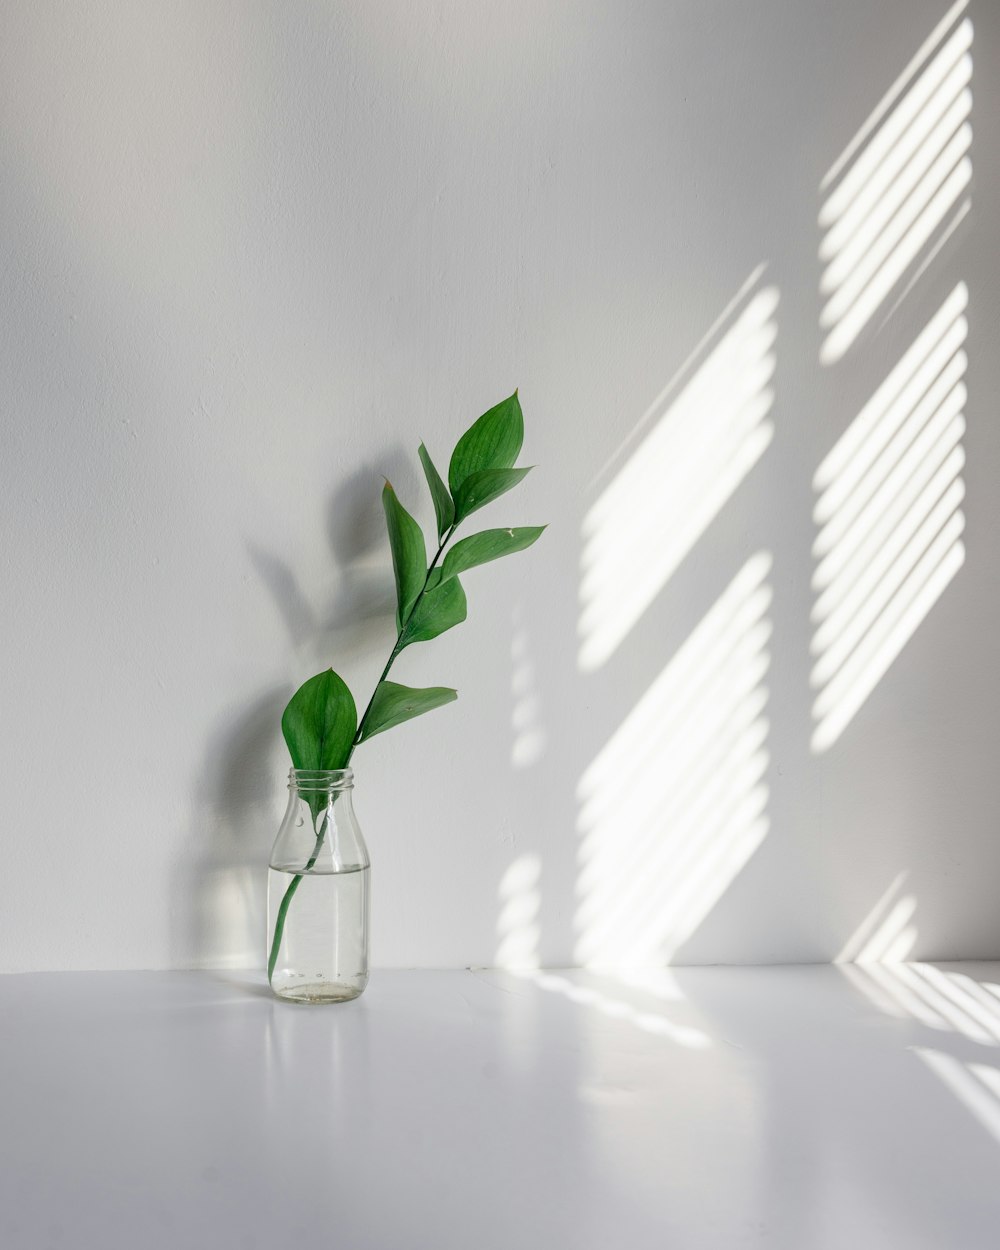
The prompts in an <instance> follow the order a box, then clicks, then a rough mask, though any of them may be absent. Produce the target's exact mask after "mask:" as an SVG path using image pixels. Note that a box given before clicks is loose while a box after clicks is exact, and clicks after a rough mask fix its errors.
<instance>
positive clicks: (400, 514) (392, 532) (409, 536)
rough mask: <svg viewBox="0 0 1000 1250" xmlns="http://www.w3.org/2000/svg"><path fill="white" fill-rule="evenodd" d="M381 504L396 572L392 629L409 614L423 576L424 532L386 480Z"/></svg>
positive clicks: (421, 587)
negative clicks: (394, 610)
mask: <svg viewBox="0 0 1000 1250" xmlns="http://www.w3.org/2000/svg"><path fill="white" fill-rule="evenodd" d="M382 507H383V508H384V509H385V523H386V525H387V527H388V529H389V546H390V547H391V548H392V568H393V572H394V573H395V575H396V628H397V630H398V629H401V628H402V625H403V622H404V621H405V620H406V618H407V617H408V616H409V614H410V609H411V608H412V607H413V605H414V603H415V602H416V599H417V596H418V595H419V594H420V592H421V590H422V589H423V585H424V578H425V577H426V576H427V549H426V547H425V546H424V534H423V530H421V528H420V526H419V525H418V524H417V523H416V521H414V519H413V517H411V516H410V514H409V513H408V512H407V511H406V509H405V508H404V507H403V505H402V504H401V503H400V502H399V500H398V499H397V498H396V492H395V491H394V490H393V489H392V486H391V485H390V483H389V482H386V484H385V486H384V487H383V488H382Z"/></svg>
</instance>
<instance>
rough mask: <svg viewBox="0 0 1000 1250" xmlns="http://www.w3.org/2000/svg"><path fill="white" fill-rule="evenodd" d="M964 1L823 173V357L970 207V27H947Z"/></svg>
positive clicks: (859, 326)
mask: <svg viewBox="0 0 1000 1250" xmlns="http://www.w3.org/2000/svg"><path fill="white" fill-rule="evenodd" d="M964 8H965V3H964V0H963V3H959V4H956V5H955V6H954V7H953V8H952V9H951V10H950V12H949V13H948V14H947V15H946V17H945V19H944V20H943V21H942V22H940V23H939V24H938V26H937V28H936V29H935V31H934V33H933V34H932V36H931V38H930V39H928V40H927V41H926V42H925V43H924V45H923V47H922V48H921V49H920V51H919V52H918V54H917V56H916V57H914V58H913V60H912V61H911V62H910V64H909V65H908V66H907V68H906V70H905V71H904V73H903V75H902V76H901V78H900V79H897V81H896V83H894V84H893V87H892V88H891V89H890V91H889V93H888V94H887V96H886V97H885V98H884V99H883V101H882V102H881V103H880V104H879V106H878V108H877V109H876V110H875V112H874V113H873V114H872V116H871V117H870V118H869V119H868V120H867V121H866V122H865V124H864V126H862V128H861V130H860V131H859V132H858V134H857V135H855V137H854V139H853V140H852V141H851V143H850V144H849V145H848V147H847V149H846V150H845V152H844V153H843V154H842V156H841V157H840V158H839V159H838V161H837V162H836V163H835V165H834V167H833V168H832V169H831V170H830V172H829V173H828V174H827V176H826V177H825V178H824V180H823V183H822V186H821V190H827V189H828V188H831V187H832V189H830V190H829V194H828V195H827V198H826V200H825V201H824V203H823V206H822V208H821V210H820V214H819V224H820V227H821V228H822V229H823V230H824V232H825V233H824V235H823V240H822V243H821V245H820V250H819V256H820V260H821V261H822V262H823V264H824V269H823V274H822V277H821V279H820V293H821V295H822V297H823V298H824V300H825V303H824V306H823V309H822V312H821V313H820V326H821V328H822V329H823V330H824V331H826V332H827V333H826V337H825V339H824V341H823V344H822V347H821V349H820V360H821V361H822V363H823V364H827V365H829V364H833V363H835V362H836V361H838V360H840V359H841V358H842V357H843V356H844V354H845V353H846V352H847V351H848V349H849V348H850V347H851V345H852V344H853V343H854V342H855V340H856V339H857V337H858V335H859V334H860V333H861V332H862V330H864V328H865V326H866V325H867V324H868V323H869V321H870V320H871V319H872V317H873V316H874V315H875V314H876V313H877V312H878V311H879V309H880V308H881V307H883V305H884V304H885V303H886V301H887V300H888V299H889V298H890V296H891V295H892V293H893V291H894V290H896V289H897V287H898V286H899V285H900V284H901V283H902V282H903V281H904V280H905V279H906V277H907V275H908V274H911V277H912V276H914V275H912V270H913V267H914V266H916V265H919V263H920V260H921V257H922V255H923V254H924V253H925V252H926V251H927V250H928V249H929V250H930V251H931V252H932V253H933V252H936V251H937V250H939V248H940V246H941V245H942V242H943V238H944V237H945V236H947V235H949V234H951V233H952V232H953V231H954V229H955V227H956V226H957V224H958V222H959V221H960V220H961V219H962V218H963V217H964V216H965V214H966V213H967V211H968V198H967V195H968V188H969V186H970V183H971V181H972V162H971V159H970V157H969V152H970V149H971V147H972V127H971V124H970V122H969V118H970V116H971V113H972V93H971V90H970V83H971V81H972V57H971V51H970V50H971V48H972V34H973V32H972V23H971V21H970V20H969V19H968V18H967V17H966V18H962V20H961V21H958V24H957V25H955V23H956V20H957V19H958V18H959V17H960V15H961V13H962V12H963V10H964ZM923 267H924V266H920V269H921V270H922V268H923Z"/></svg>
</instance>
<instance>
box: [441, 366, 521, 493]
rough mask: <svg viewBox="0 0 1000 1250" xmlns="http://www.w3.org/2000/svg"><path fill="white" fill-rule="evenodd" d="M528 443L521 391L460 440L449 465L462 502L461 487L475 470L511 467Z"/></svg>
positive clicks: (450, 479)
mask: <svg viewBox="0 0 1000 1250" xmlns="http://www.w3.org/2000/svg"><path fill="white" fill-rule="evenodd" d="M523 442H524V417H523V415H522V414H521V402H520V400H519V399H518V397H517V391H515V392H514V394H513V395H511V396H510V398H509V399H504V400H501V401H500V403H499V404H497V405H496V406H495V407H493V408H491V409H490V410H489V412H484V413H483V415H482V416H481V417H480V418H479V420H478V421H476V422H475V423H474V424H473V425H471V426H470V427H469V429H467V430H466V431H465V433H464V434H463V435H462V437H461V438H460V439H459V440H458V443H457V445H456V447H455V450H454V451H453V452H452V454H451V463H450V464H449V465H448V484H449V486H450V487H451V493H452V495H453V496H454V498H455V502H456V504H457V503H458V489H459V487H460V486H461V485H462V483H463V482H464V481H465V479H466V478H467V477H469V476H470V475H471V474H473V473H482V472H484V471H485V470H486V469H509V468H510V467H511V465H512V464H513V463H514V461H515V460H516V459H517V457H518V453H519V452H520V450H521V444H522V443H523Z"/></svg>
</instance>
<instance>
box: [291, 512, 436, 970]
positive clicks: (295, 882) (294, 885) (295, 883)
mask: <svg viewBox="0 0 1000 1250" xmlns="http://www.w3.org/2000/svg"><path fill="white" fill-rule="evenodd" d="M457 526H458V523H457V522H456V523H455V524H454V525H452V526H451V528H450V529H449V530H448V532H447V534H445V536H444V538H442V539H441V544H440V546H439V547H438V549H437V552H436V553H435V556H434V559H433V560H432V561H431V563H430V567H429V568H428V570H427V575H426V577H425V578H424V584H423V585H422V586H421V587H420V594H418V595H417V597H416V599H414V601H413V606H412V607H411V608H410V610H409V612H407V614H406V620H405V621H402V622H401V623H400V627H399V633H398V634H397V635H396V642H395V645H394V646H393V648H392V651H391V652H390V653H389V658H388V660H386V663H385V668H384V669H383V670H382V675H381V677H379V679H378V681H377V682H376V683H375V689H374V690H373V691H372V696H371V698H370V699H369V700H368V706H367V707H366V708H365V710H364V712H363V713H362V716H361V720H360V721H359V722H358V730H357V733H356V734H355V735H354V741H353V742H352V743H351V749H350V750H349V751H348V752H347V756H346V758H345V759H344V763H343V767H344V768H346V767H347V765H348V764H349V763H350V760H351V756H352V755H353V754H354V752H355V749H356V748H357V747H358V746H359V745H360V743H361V738H362V735H363V734H364V732H365V725H366V724H367V721H368V717H369V714H370V713H371V710H372V704H373V703H374V702H375V695H376V693H377V691H378V688H379V686H381V684H382V683H383V682H384V681H385V679H386V677H387V676H388V673H389V669H390V668H392V666H393V662H394V661H395V659H396V656H397V655H399V653H400V651H402V649H403V634H404V632H405V630H406V627H407V625H408V624H409V623H410V617H411V616H412V615H413V613H414V612H415V611H416V610H417V604H418V603H419V602H420V600H421V599H422V598H423V597H424V594H425V592H426V590H427V583H428V582H429V581H430V576H431V574H432V573H433V572H434V570H435V568H436V567H437V564H438V561H439V560H440V559H441V556H442V555H443V554H444V549H445V547H446V546H447V545H448V543H449V542H450V541H451V536H452V534H454V532H455V530H456V528H457ZM328 824H329V814H327V817H326V819H325V820H324V821H323V824H322V825H321V826H320V830H319V833H317V834H316V846H315V848H314V849H313V853H312V855H311V856H310V857H309V860H308V862H307V863H306V866H305V868H303V869H302V872H299V873H296V874H295V876H294V877H293V878H292V880H291V881H290V882H289V883H288V888H287V889H286V890H285V893H284V894H283V895H282V899H281V902H280V904H279V905H278V914H277V916H276V918H275V921H274V937H273V938H272V939H271V951H270V954H269V955H268V959H267V980H268V984H270V982H271V977H272V975H273V973H274V965H275V964H276V963H277V962H278V951H279V950H280V948H281V939H282V937H283V936H284V932H285V917H286V916H287V915H288V907H289V904H290V903H291V901H292V899H293V898H294V897H295V891H296V890H297V889H298V888H299V882H300V881H301V880H302V877H303V875H304V874H305V873H307V872H309V870H310V869H311V868H312V867H313V865H314V864H315V863H316V860H317V859H318V858H319V853H320V850H321V849H322V846H323V840H324V838H325V837H326V830H327V826H328Z"/></svg>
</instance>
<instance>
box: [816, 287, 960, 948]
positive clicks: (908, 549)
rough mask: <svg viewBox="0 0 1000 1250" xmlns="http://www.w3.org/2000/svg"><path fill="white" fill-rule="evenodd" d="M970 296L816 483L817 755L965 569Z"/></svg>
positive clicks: (946, 317)
mask: <svg viewBox="0 0 1000 1250" xmlns="http://www.w3.org/2000/svg"><path fill="white" fill-rule="evenodd" d="M967 298H968V293H967V291H966V289H965V286H964V284H959V285H958V286H957V287H956V288H955V290H954V291H952V293H951V294H950V295H949V296H948V298H947V299H946V300H945V301H944V303H943V304H942V305H941V308H940V309H939V310H938V312H937V313H936V314H935V315H934V316H933V317H932V318H931V320H930V321H929V322H928V324H927V326H925V328H924V329H923V331H921V333H920V334H919V335H918V337H917V339H916V340H915V341H914V343H913V345H912V346H911V348H910V349H908V350H907V352H906V353H905V354H904V356H903V357H902V359H901V360H900V361H899V363H898V364H897V365H896V366H895V367H894V368H893V370H892V371H891V372H890V373H889V375H888V377H887V378H886V379H885V381H884V382H883V383H882V385H881V386H880V387H879V388H878V389H877V390H876V392H875V394H874V395H873V396H872V398H871V399H870V400H869V401H868V403H867V404H865V406H864V407H863V408H862V410H861V412H860V413H859V414H858V416H857V417H856V418H855V420H854V421H853V422H852V423H851V425H850V426H849V427H848V429H847V431H846V432H845V433H844V435H843V436H842V437H841V438H840V439H839V440H838V442H837V444H836V445H835V446H834V448H833V449H832V450H831V452H830V453H829V454H828V455H827V456H826V458H825V459H824V460H823V462H822V463H821V465H820V466H819V468H818V469H817V471H816V473H815V475H814V478H813V484H814V486H815V487H816V489H817V490H818V491H819V492H820V493H819V498H818V500H817V503H816V506H815V509H814V517H815V519H816V521H817V523H818V524H819V525H820V526H821V528H820V530H819V533H818V535H817V537H816V540H815V542H814V544H813V554H814V555H815V556H816V557H817V559H818V561H819V563H818V564H817V567H816V570H815V572H814V574H813V579H812V581H813V588H814V589H815V590H816V591H817V599H816V602H815V604H814V606H813V610H812V613H811V617H812V620H813V623H814V626H815V629H814V633H813V638H812V642H811V645H810V651H811V653H812V655H813V656H814V657H815V662H814V664H813V668H812V672H811V675H810V681H811V683H812V685H813V686H814V687H815V688H816V689H817V694H816V697H815V700H814V702H813V717H814V720H815V721H816V728H815V730H814V732H813V737H812V749H813V751H814V752H820V751H825V750H827V749H829V747H831V746H832V745H833V743H834V742H836V741H837V739H838V738H839V737H840V735H841V734H842V733H843V732H844V730H845V729H846V728H847V726H848V725H849V724H850V722H851V720H852V719H853V717H854V716H855V715H856V714H857V712H858V711H859V709H860V708H861V707H862V706H863V704H864V703H865V701H866V700H867V699H868V697H869V696H870V695H871V694H872V692H873V691H874V690H875V688H876V686H877V685H878V683H879V681H880V680H881V678H882V676H883V675H884V674H885V672H886V671H887V670H888V668H889V667H890V665H891V664H892V663H893V661H894V660H895V659H896V657H897V656H898V655H899V654H900V652H901V651H902V650H903V648H904V647H905V645H906V643H907V642H908V640H909V639H910V638H911V637H912V635H913V633H914V631H915V630H916V629H917V627H918V626H919V624H920V622H921V621H922V620H923V619H924V617H925V616H926V614H927V612H928V611H929V610H930V608H931V607H932V606H933V604H934V603H935V602H936V600H937V599H938V597H939V596H940V594H941V593H942V592H943V591H944V589H945V587H946V586H947V585H948V583H949V582H950V581H951V579H952V578H953V577H954V576H955V574H956V573H957V572H958V569H959V568H960V567H961V565H962V563H963V561H964V558H965V550H964V547H963V545H962V542H961V536H962V534H963V531H964V529H965V517H964V515H963V513H962V511H961V505H962V502H963V499H964V496H965V484H964V482H963V481H962V477H961V472H962V467H963V465H964V453H963V450H962V447H961V439H962V435H963V433H964V430H965V419H964V416H963V413H962V409H963V406H964V404H965V399H966V390H965V384H964V381H963V377H964V374H965V371H966V367H967V361H966V356H965V352H964V351H963V350H962V347H961V344H962V343H964V341H965V338H966V334H967V330H968V327H967V325H966V320H965V317H964V315H963V310H964V308H965V305H966V302H967ZM904 947H905V942H903V943H902V945H901V946H900V949H901V950H902V949H903V948H904ZM883 955H885V952H883ZM885 957H887V956H885Z"/></svg>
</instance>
